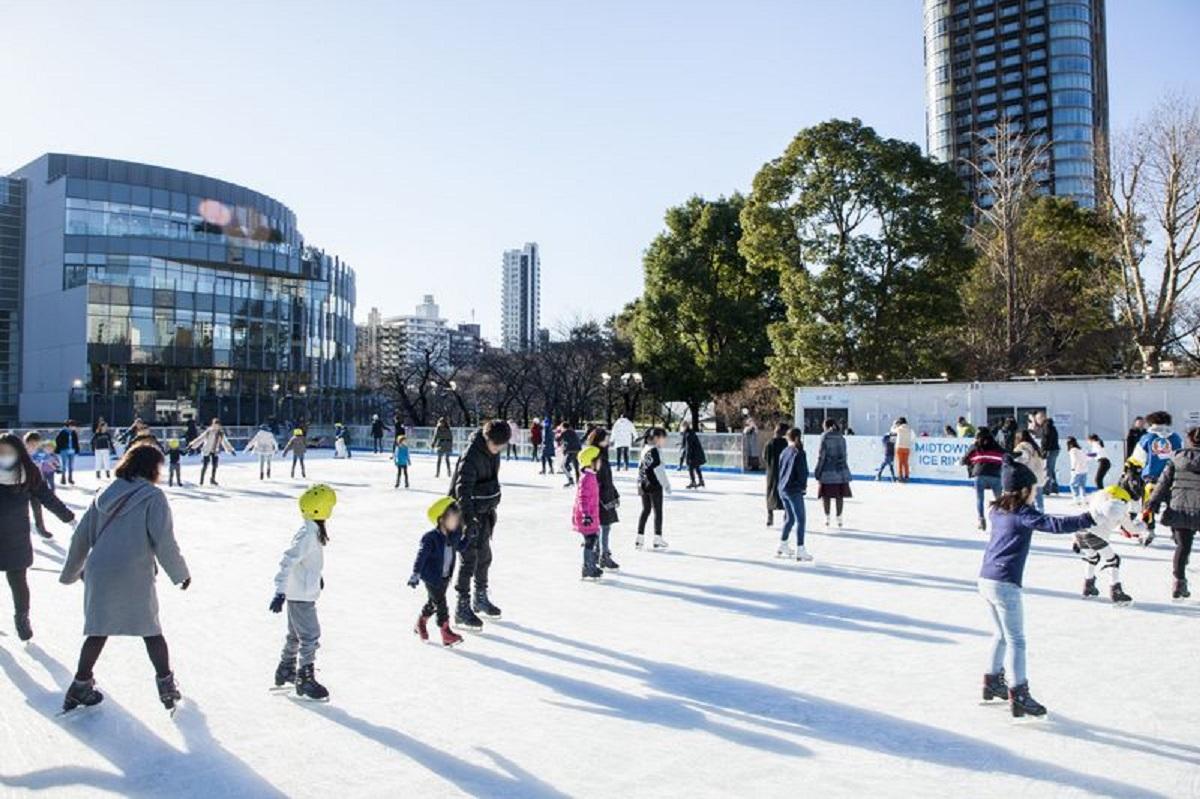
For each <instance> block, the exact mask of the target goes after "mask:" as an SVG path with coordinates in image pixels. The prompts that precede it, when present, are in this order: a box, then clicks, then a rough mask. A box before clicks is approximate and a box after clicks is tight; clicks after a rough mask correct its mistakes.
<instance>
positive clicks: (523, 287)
mask: <svg viewBox="0 0 1200 799" xmlns="http://www.w3.org/2000/svg"><path fill="white" fill-rule="evenodd" d="M541 272H542V263H541V255H540V253H539V251H538V245H537V244H536V243H535V242H529V243H527V244H526V245H525V246H524V247H522V248H521V249H519V250H508V251H507V252H505V253H504V262H503V268H502V286H501V338H500V343H501V346H502V347H503V348H504V350H505V351H507V352H526V351H530V350H536V349H537V348H538V343H539V341H538V325H539V324H540V323H541V310H542V309H541V297H542V283H541Z"/></svg>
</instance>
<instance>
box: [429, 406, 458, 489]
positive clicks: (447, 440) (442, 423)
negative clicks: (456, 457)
mask: <svg viewBox="0 0 1200 799" xmlns="http://www.w3.org/2000/svg"><path fill="white" fill-rule="evenodd" d="M429 448H430V449H432V450H433V451H434V452H435V453H437V468H436V469H435V471H434V475H433V476H434V477H441V476H442V461H443V460H445V461H446V474H451V473H452V472H453V471H454V469H453V467H452V466H451V465H450V453H451V452H453V451H454V431H453V430H451V429H450V423H449V422H448V421H446V417H445V416H442V417H440V418H439V419H438V420H437V424H436V425H435V426H434V428H433V440H432V441H430V442H429Z"/></svg>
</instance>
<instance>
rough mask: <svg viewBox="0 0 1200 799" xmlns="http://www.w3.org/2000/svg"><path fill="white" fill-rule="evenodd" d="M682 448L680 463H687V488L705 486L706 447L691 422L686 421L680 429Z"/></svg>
mask: <svg viewBox="0 0 1200 799" xmlns="http://www.w3.org/2000/svg"><path fill="white" fill-rule="evenodd" d="M680 434H681V437H682V442H681V443H682V448H681V451H680V458H679V460H680V465H681V466H682V465H684V464H687V470H688V484H687V485H686V486H685V488H704V472H703V470H702V469H703V466H704V464H705V463H707V462H708V458H707V457H706V456H705V455H704V447H703V446H702V445H701V444H700V436H699V434H698V433H697V432H696V431H695V430H693V429H692V425H691V423H690V422H684V423H683V426H682V428H681V429H680Z"/></svg>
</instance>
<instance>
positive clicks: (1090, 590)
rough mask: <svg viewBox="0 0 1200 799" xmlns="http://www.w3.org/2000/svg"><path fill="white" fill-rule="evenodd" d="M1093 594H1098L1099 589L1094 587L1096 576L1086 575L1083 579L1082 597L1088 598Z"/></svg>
mask: <svg viewBox="0 0 1200 799" xmlns="http://www.w3.org/2000/svg"><path fill="white" fill-rule="evenodd" d="M1094 596H1100V589H1098V588H1097V587H1096V578H1095V577H1088V578H1087V579H1086V580H1084V581H1083V598H1084V599H1088V598H1089V597H1094Z"/></svg>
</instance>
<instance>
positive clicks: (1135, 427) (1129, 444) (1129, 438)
mask: <svg viewBox="0 0 1200 799" xmlns="http://www.w3.org/2000/svg"><path fill="white" fill-rule="evenodd" d="M1144 435H1146V417H1144V416H1139V417H1137V418H1136V419H1134V420H1133V424H1132V425H1130V426H1129V432H1128V433H1126V434H1125V459H1126V460H1128V459H1129V456H1130V455H1132V454H1133V451H1134V450H1135V449H1137V445H1138V442H1139V441H1141V440H1142V436H1144Z"/></svg>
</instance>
